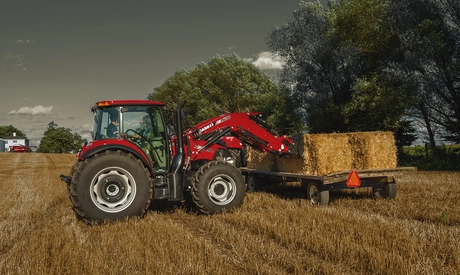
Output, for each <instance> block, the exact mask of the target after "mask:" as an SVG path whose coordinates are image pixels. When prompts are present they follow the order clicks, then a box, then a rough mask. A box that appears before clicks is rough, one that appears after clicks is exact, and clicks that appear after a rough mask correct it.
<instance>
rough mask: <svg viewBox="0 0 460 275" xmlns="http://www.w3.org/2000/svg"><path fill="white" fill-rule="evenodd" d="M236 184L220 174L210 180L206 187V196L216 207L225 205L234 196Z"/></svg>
mask: <svg viewBox="0 0 460 275" xmlns="http://www.w3.org/2000/svg"><path fill="white" fill-rule="evenodd" d="M235 190H236V183H235V181H234V180H233V179H232V178H231V177H229V176H228V175H224V174H220V175H217V176H215V177H214V178H212V180H211V181H210V182H209V185H208V196H209V198H210V199H211V201H212V202H214V203H215V204H217V205H226V204H229V203H230V202H232V201H233V199H234V198H235V195H236V192H235Z"/></svg>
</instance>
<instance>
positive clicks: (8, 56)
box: [5, 53, 24, 61]
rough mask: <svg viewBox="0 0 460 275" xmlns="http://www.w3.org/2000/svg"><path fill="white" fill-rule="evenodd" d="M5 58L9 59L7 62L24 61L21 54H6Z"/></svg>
mask: <svg viewBox="0 0 460 275" xmlns="http://www.w3.org/2000/svg"><path fill="white" fill-rule="evenodd" d="M5 58H6V59H9V60H16V61H21V60H23V59H24V55H23V54H19V55H14V54H10V53H8V54H6V55H5Z"/></svg>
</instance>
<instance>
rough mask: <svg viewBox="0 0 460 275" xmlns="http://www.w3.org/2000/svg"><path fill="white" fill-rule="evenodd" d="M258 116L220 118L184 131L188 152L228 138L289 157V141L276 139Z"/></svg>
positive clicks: (242, 115) (274, 134)
mask: <svg viewBox="0 0 460 275" xmlns="http://www.w3.org/2000/svg"><path fill="white" fill-rule="evenodd" d="M260 115H261V113H257V112H249V113H226V114H222V115H220V116H217V117H214V118H211V119H208V120H206V121H204V122H201V123H199V124H197V125H196V126H194V127H192V128H190V129H188V130H186V131H185V135H186V136H187V137H188V139H189V142H190V145H191V146H190V148H195V146H194V145H195V144H200V146H199V149H198V150H204V149H206V148H208V147H210V146H212V145H213V144H215V143H217V142H219V141H222V140H225V139H226V138H227V137H229V136H231V137H236V138H238V139H239V140H240V141H242V142H244V143H246V144H248V145H250V146H251V147H253V148H255V149H257V150H259V151H262V152H270V153H276V154H292V152H293V151H294V150H293V146H294V142H293V140H292V139H291V138H289V137H288V136H285V135H279V134H278V133H277V132H276V131H275V130H273V129H272V128H271V127H270V126H269V125H268V124H266V123H265V122H264V121H263V120H262V119H260ZM203 141H205V143H204V145H203ZM291 151H292V152H291ZM192 155H193V152H192Z"/></svg>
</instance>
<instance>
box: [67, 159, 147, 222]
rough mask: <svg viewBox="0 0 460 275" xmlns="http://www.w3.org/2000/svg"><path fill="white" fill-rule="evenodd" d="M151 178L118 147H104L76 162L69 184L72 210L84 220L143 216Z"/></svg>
mask: <svg viewBox="0 0 460 275" xmlns="http://www.w3.org/2000/svg"><path fill="white" fill-rule="evenodd" d="M152 194H153V191H152V180H151V178H150V176H149V172H148V170H147V169H146V168H145V167H144V165H143V164H142V162H141V161H140V160H138V159H136V158H135V157H134V156H133V155H131V154H127V153H124V152H121V151H116V152H115V151H106V152H105V153H101V154H96V155H94V156H93V157H91V158H88V159H85V160H84V161H83V162H82V163H81V164H80V165H77V167H76V171H75V173H74V176H73V177H72V182H71V186H70V198H71V201H72V203H73V205H74V210H75V212H76V213H77V215H78V216H79V218H82V219H83V220H84V221H86V222H87V223H92V222H97V223H102V222H104V221H105V220H110V221H116V220H121V219H124V218H127V217H132V216H143V215H144V214H145V213H146V210H147V208H148V207H149V205H150V200H151V198H152Z"/></svg>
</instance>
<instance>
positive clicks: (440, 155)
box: [398, 144, 460, 171]
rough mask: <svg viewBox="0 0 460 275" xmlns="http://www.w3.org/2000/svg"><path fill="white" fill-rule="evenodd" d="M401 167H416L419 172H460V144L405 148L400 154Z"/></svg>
mask: <svg viewBox="0 0 460 275" xmlns="http://www.w3.org/2000/svg"><path fill="white" fill-rule="evenodd" d="M398 162H399V164H400V165H401V166H416V167H418V169H419V170H431V171H433V170H434V171H460V144H452V145H441V146H437V147H436V149H434V150H433V149H431V148H429V147H428V146H413V147H404V148H403V149H402V151H400V152H399V154H398Z"/></svg>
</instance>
